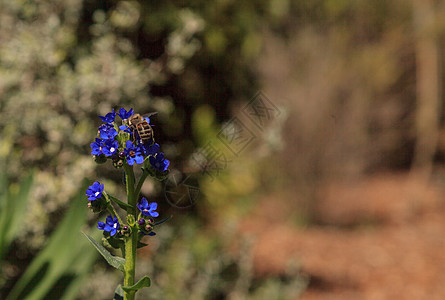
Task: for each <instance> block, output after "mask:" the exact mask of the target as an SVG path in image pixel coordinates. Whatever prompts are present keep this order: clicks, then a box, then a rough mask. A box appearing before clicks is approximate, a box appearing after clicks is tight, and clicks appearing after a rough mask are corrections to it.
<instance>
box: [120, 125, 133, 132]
mask: <svg viewBox="0 0 445 300" xmlns="http://www.w3.org/2000/svg"><path fill="white" fill-rule="evenodd" d="M119 129H120V130H122V131H123V132H126V133H131V128H130V126H127V125H125V124H124V125H121V126H119Z"/></svg>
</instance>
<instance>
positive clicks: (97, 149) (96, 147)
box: [90, 138, 102, 155]
mask: <svg viewBox="0 0 445 300" xmlns="http://www.w3.org/2000/svg"><path fill="white" fill-rule="evenodd" d="M101 144H102V140H101V139H99V138H96V141H95V142H93V143H91V144H90V147H91V150H92V151H91V155H101V154H102V146H101Z"/></svg>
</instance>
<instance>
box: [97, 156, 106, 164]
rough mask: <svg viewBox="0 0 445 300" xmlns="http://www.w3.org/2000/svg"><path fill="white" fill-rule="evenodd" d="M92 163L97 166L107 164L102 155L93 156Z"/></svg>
mask: <svg viewBox="0 0 445 300" xmlns="http://www.w3.org/2000/svg"><path fill="white" fill-rule="evenodd" d="M94 161H95V162H96V163H98V164H103V163H106V162H107V157H106V156H105V155H104V154H101V155H94Z"/></svg>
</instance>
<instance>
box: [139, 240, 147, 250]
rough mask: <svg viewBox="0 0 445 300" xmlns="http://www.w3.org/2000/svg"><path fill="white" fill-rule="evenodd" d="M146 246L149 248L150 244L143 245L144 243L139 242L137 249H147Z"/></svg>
mask: <svg viewBox="0 0 445 300" xmlns="http://www.w3.org/2000/svg"><path fill="white" fill-rule="evenodd" d="M145 246H148V244H146V243H142V242H140V241H139V242H138V247H137V248H138V249H139V248H142V247H145Z"/></svg>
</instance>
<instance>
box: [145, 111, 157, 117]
mask: <svg viewBox="0 0 445 300" xmlns="http://www.w3.org/2000/svg"><path fill="white" fill-rule="evenodd" d="M157 114H158V112H157V111H154V112H151V113H146V114H144V115H143V116H144V117H147V118H150V117H151V116H153V115H157Z"/></svg>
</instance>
